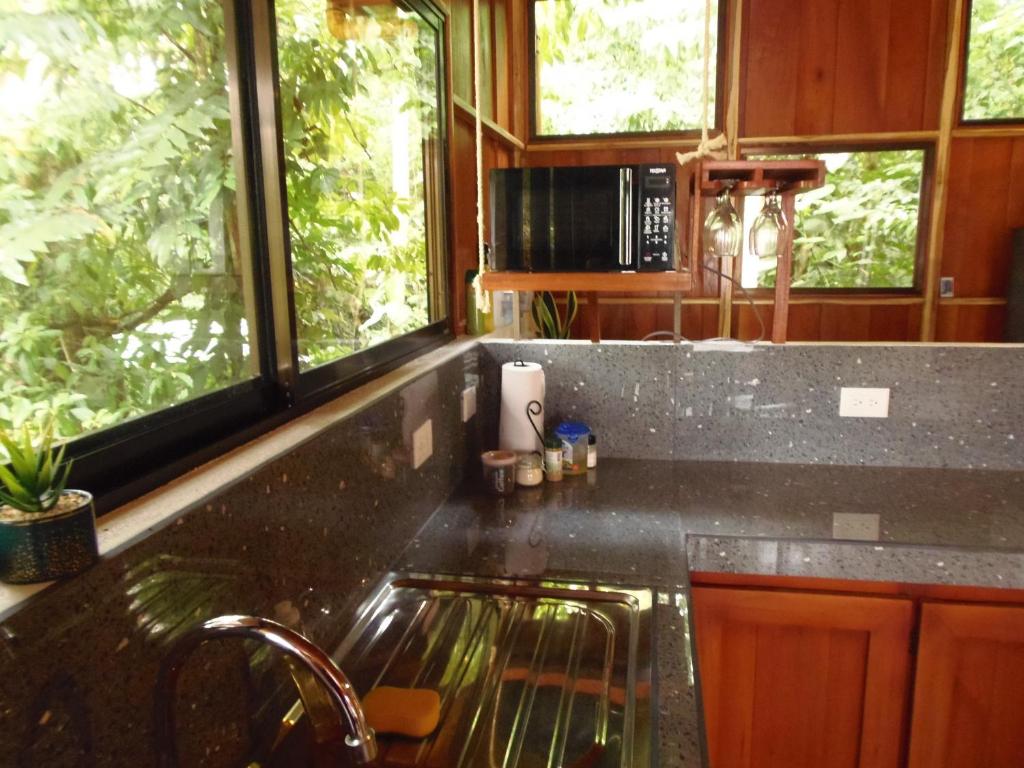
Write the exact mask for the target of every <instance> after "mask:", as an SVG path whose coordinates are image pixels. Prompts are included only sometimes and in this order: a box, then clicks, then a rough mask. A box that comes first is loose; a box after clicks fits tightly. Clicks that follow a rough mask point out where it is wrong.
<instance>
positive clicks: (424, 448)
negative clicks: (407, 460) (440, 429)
mask: <svg viewBox="0 0 1024 768" xmlns="http://www.w3.org/2000/svg"><path fill="white" fill-rule="evenodd" d="M433 453H434V426H433V423H432V422H431V420H430V419H427V420H426V421H424V422H423V423H422V424H420V426H419V427H418V428H417V429H416V431H415V432H413V433H412V468H413V469H419V468H420V467H422V466H423V464H424V463H425V462H426V460H427V459H429V458H430V457H431V456H432V455H433Z"/></svg>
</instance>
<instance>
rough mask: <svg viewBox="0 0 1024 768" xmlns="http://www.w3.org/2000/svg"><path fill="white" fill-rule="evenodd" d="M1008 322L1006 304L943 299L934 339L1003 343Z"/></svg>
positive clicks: (940, 303)
mask: <svg viewBox="0 0 1024 768" xmlns="http://www.w3.org/2000/svg"><path fill="white" fill-rule="evenodd" d="M1005 323H1006V306H1005V305H992V304H980V305H979V304H945V303H943V302H941V301H940V302H939V312H938V316H937V317H936V323H935V340H936V341H960V342H1000V341H1002V340H1003V327H1004V325H1005Z"/></svg>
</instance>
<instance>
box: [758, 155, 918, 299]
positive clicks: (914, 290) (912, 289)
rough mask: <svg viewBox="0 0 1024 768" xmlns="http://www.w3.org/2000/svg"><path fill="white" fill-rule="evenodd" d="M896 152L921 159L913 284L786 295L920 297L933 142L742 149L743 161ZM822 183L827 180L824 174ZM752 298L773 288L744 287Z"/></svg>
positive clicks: (811, 289)
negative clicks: (914, 154) (913, 153)
mask: <svg viewBox="0 0 1024 768" xmlns="http://www.w3.org/2000/svg"><path fill="white" fill-rule="evenodd" d="M900 150H921V151H922V152H924V157H923V159H922V161H921V191H920V193H919V195H918V205H917V238H916V241H915V245H914V282H913V285H910V286H907V287H902V288H871V287H865V288H821V287H797V286H793V285H792V284H791V285H790V289H789V290H790V293H792V294H793V295H799V296H803V297H805V298H806V297H810V296H822V297H835V296H891V297H895V296H904V297H910V296H913V297H917V296H923V295H924V278H925V274H924V273H925V267H926V265H927V261H928V236H929V231H930V229H931V217H932V199H933V195H934V186H935V157H936V147H935V142H934V141H887V142H884V143H870V142H856V143H852V144H850V143H842V142H839V143H836V142H823V143H822V142H812V143H801V144H799V145H794V144H789V145H780V144H766V145H763V146H756V147H755V146H750V147H744V148H743V151H742V156H743V158H744V159H747V158H749V157H752V156H754V155H812V154H813V155H821V154H830V153H834V152H890V151H900ZM825 180H826V182H827V181H828V177H827V175H826V179H825ZM746 290H747V291H749V292H750V294H751V295H753V296H767V295H769V294H774V291H775V289H774V288H767V287H763V286H759V287H757V288H747V289H746Z"/></svg>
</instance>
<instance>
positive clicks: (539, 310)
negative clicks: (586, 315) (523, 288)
mask: <svg viewBox="0 0 1024 768" xmlns="http://www.w3.org/2000/svg"><path fill="white" fill-rule="evenodd" d="M577 311H579V304H578V303H577V302H576V292H575V291H568V292H567V293H566V295H565V321H564V322H563V321H562V316H561V314H560V313H559V311H558V305H557V304H556V303H555V297H554V296H552V295H551V293H550V292H549V291H542V292H540V293H538V294H535V295H534V297H533V304H532V305H531V306H530V314H531V315H532V316H533V323H534V325H536V326H537V330H539V331H540V335H541V336H542V337H544V338H545V339H568V338H569V336H570V334H571V333H572V321H573V320H575V319H576V313H577Z"/></svg>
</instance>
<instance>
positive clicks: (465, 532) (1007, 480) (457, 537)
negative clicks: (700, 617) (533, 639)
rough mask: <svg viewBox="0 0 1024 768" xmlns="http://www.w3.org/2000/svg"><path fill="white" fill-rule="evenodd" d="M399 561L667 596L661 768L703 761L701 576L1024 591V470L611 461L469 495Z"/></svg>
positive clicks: (659, 611)
mask: <svg viewBox="0 0 1024 768" xmlns="http://www.w3.org/2000/svg"><path fill="white" fill-rule="evenodd" d="M850 514H868V515H878V519H877V540H870V541H852V540H850V539H849V538H848V537H849V533H848V531H849V529H844V528H843V526H844V524H848V523H849V522H850V521H851V519H850V518H846V517H845V516H846V515H850ZM854 521H855V522H856V523H857V524H864V523H867V528H868V529H869V531H868V533H870V532H871V531H870V529H871V528H872V523H873V522H874V520H873V519H872V518H868V519H867V520H864V519H857V518H855V519H854ZM844 537H845V538H844ZM397 565H398V567H399V568H401V569H404V570H410V571H423V572H430V573H461V574H473V575H479V576H494V577H524V578H539V577H548V578H553V577H560V578H575V579H582V580H590V581H602V582H607V583H612V584H625V585H637V586H646V587H652V588H654V589H655V590H656V599H655V602H656V606H655V615H656V632H655V635H656V637H655V643H656V653H655V657H656V659H657V662H656V667H655V675H656V690H657V707H658V713H659V717H658V722H659V726H658V740H659V743H658V755H659V759H658V765H659V766H661V768H669V766H673V767H675V766H699V765H702V764H703V757H702V755H703V752H704V750H703V746H702V745H703V735H702V727H701V724H700V713H699V700H698V697H697V695H696V692H695V688H694V676H693V667H694V665H693V649H692V645H691V642H690V634H691V633H690V622H689V617H688V599H687V589H688V583H689V573H690V572H691V571H714V572H725V573H749V574H759V575H770V574H776V575H792V576H816V577H823V578H842V579H864V580H876V581H900V582H905V583H923V584H958V585H970V586H988V587H991V586H997V587H1004V588H1021V589H1024V473H1021V472H1001V471H980V470H939V469H899V468H876V467H836V466H803V465H786V464H744V463H731V462H730V463H716V462H682V461H677V462H668V461H651V462H646V461H639V460H631V459H604V460H602V461H601V463H600V465H599V466H598V468H597V469H596V470H592V471H591V472H590V473H588V474H587V475H586V476H581V477H574V478H566V479H565V481H564V482H562V483H545V484H544V485H541V486H538V487H537V488H519V489H517V491H516V493H515V495H513V496H511V497H508V498H505V499H500V498H495V497H493V496H490V495H487V494H486V493H484V492H482V491H481V489H480V488H479V487H478V486H476V485H468V486H466V487H464V488H462V489H461V490H459V491H458V492H456V493H455V494H454V495H453V496H452V497H451V498H450V499H449V500H448V501H447V502H446V503H445V504H444V505H442V507H441V508H440V509H439V510H438V511H437V512H436V513H435V514H434V515H433V517H431V519H430V520H429V521H428V523H427V524H426V525H425V526H424V528H423V529H422V530H421V531H420V532H419V533H418V534H417V536H416V537H415V538H414V539H413V541H412V542H411V543H410V545H409V546H408V548H407V549H406V550H405V552H404V553H403V555H402V556H401V558H400V559H399V561H398V563H397Z"/></svg>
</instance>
